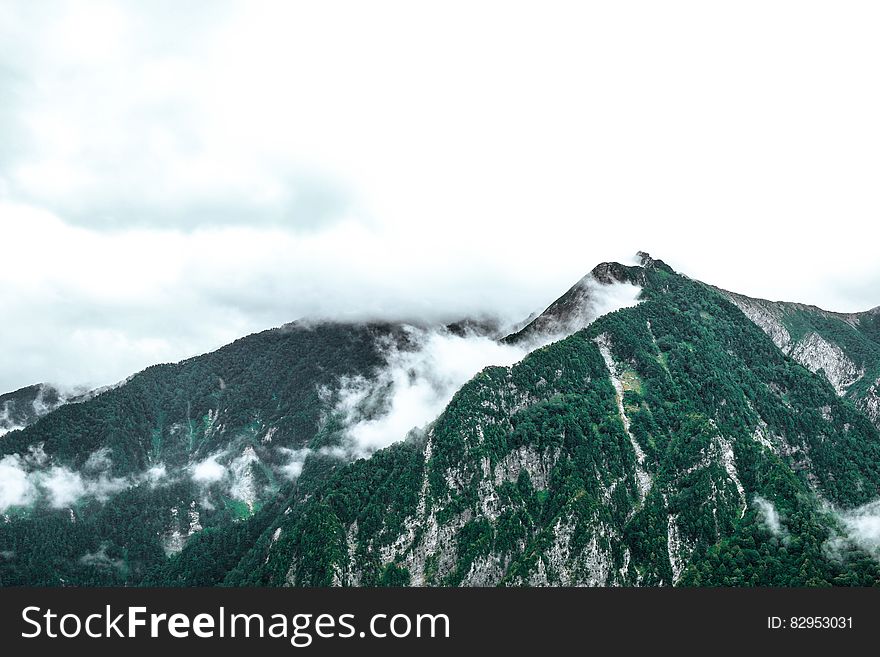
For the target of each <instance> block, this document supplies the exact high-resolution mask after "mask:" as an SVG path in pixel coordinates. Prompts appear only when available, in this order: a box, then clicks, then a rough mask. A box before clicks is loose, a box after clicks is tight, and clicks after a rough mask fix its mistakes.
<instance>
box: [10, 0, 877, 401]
mask: <svg viewBox="0 0 880 657" xmlns="http://www.w3.org/2000/svg"><path fill="white" fill-rule="evenodd" d="M178 4H179V3H177V4H175V3H143V2H100V1H97V0H95V1H90V2H77V3H71V2H53V3H51V4H50V6H51V10H48V9H45V7H44V6H43V3H41V6H40V7H36V6H35V3H32V2H26V1H23V0H20V1H17V2H16V1H10V2H4V3H2V4H0V62H3V65H2V67H0V97H2V98H3V103H2V105H0V145H2V148H0V245H2V246H0V307H3V309H4V319H5V320H6V321H4V322H3V323H2V326H0V349H2V350H3V351H4V352H5V353H15V354H17V357H16V358H15V359H14V361H13V362H11V363H10V364H9V366H8V367H4V368H3V371H2V372H0V390H11V389H15V388H17V387H21V386H23V385H27V384H30V383H34V382H37V381H47V380H49V381H57V382H60V383H68V384H71V385H76V384H80V383H89V384H92V385H103V384H107V383H112V382H114V381H118V380H120V379H122V378H123V377H125V376H127V375H129V374H131V373H132V372H134V371H136V370H138V369H141V368H143V367H145V366H146V365H149V364H152V363H155V362H163V361H169V360H179V359H181V358H185V357H188V356H192V355H195V354H197V353H200V352H204V351H207V350H209V349H213V348H216V347H218V346H220V345H222V344H224V343H225V342H228V341H231V340H232V339H234V338H236V337H239V336H241V335H244V334H246V333H249V332H252V331H255V330H259V329H262V328H267V327H269V326H275V325H279V324H282V323H284V322H287V321H291V320H293V319H296V318H299V317H301V316H304V315H321V316H333V317H363V316H368V315H369V316H372V317H384V318H394V319H400V318H406V319H410V320H414V319H415V318H422V317H428V316H445V317H447V318H450V319H451V318H454V317H458V316H461V315H465V314H471V313H474V312H486V313H490V314H499V315H503V316H504V317H508V318H511V319H519V318H520V317H524V316H526V315H527V314H528V313H529V312H531V311H532V310H534V309H536V308H537V307H540V305H541V304H545V305H546V303H549V302H550V301H551V300H552V299H554V298H555V297H556V296H558V295H559V294H560V293H561V292H562V291H564V290H565V289H567V288H568V287H569V286H570V285H571V283H572V282H573V281H575V280H578V279H579V278H580V277H581V276H583V274H584V273H585V272H586V271H588V270H589V269H591V268H592V267H593V266H594V265H595V264H596V263H597V262H600V261H604V260H614V259H617V260H619V259H622V258H625V257H627V256H628V255H629V254H630V253H632V252H634V251H636V250H637V249H647V250H649V251H651V252H652V253H654V255H656V256H658V257H662V258H664V259H665V260H666V261H668V262H669V263H670V264H672V265H673V266H674V267H676V268H677V269H680V270H682V271H684V272H686V273H688V274H689V275H692V276H694V277H695V278H699V279H701V280H706V281H707V282H711V283H714V284H717V285H720V286H722V287H724V288H727V289H732V290H737V291H741V292H743V293H747V294H752V295H756V296H762V297H769V298H784V299H792V300H798V301H807V302H812V303H818V304H820V305H823V306H826V307H829V308H832V309H839V310H859V309H861V307H863V306H873V305H876V304H877V303H880V300H878V299H876V297H874V295H876V289H877V285H876V280H877V275H878V273H877V260H876V258H875V257H874V254H873V251H872V248H873V242H872V240H869V239H861V240H853V239H852V236H853V235H865V234H868V233H869V231H868V229H867V228H866V227H867V226H872V225H873V223H872V222H873V221H874V219H875V217H876V215H877V213H878V210H880V207H878V199H877V198H876V195H874V194H873V192H872V190H873V189H874V180H875V178H876V175H874V174H875V167H874V164H873V162H874V160H873V158H874V155H873V154H874V153H876V152H877V151H878V150H880V125H878V124H877V122H876V120H875V117H876V116H877V115H878V114H880V94H878V93H877V90H876V89H875V88H873V87H872V86H871V85H865V84H863V81H864V80H865V79H870V77H871V75H872V74H873V71H872V68H871V63H872V62H874V61H876V60H877V59H878V57H880V42H878V41H877V40H876V38H875V35H874V31H873V30H872V27H873V26H874V25H875V24H876V22H877V18H878V12H880V9H878V8H877V7H875V6H872V5H869V4H862V5H859V6H858V7H856V6H852V7H849V8H846V9H844V10H840V9H839V8H835V9H834V10H831V9H830V8H829V7H823V6H820V5H815V6H810V7H806V8H805V7H802V6H799V5H798V6H797V7H795V5H794V4H792V3H778V4H774V5H773V6H771V7H768V6H767V3H756V2H747V3H745V4H744V5H739V6H737V8H736V10H735V11H732V10H729V9H725V8H723V7H718V6H715V7H709V6H707V5H706V4H705V3H696V2H694V3H688V2H684V3H681V4H679V5H677V6H676V7H674V8H669V7H660V6H658V5H657V4H656V3H649V2H645V3H640V5H639V11H636V12H633V11H632V8H631V7H623V6H618V5H616V4H609V3H605V4H603V5H600V4H596V3H591V4H587V3H581V4H575V3H573V4H571V5H569V6H566V7H563V6H561V5H556V6H554V7H552V8H551V9H549V10H547V11H543V12H540V13H538V14H536V13H535V12H534V11H532V10H530V9H528V8H526V7H524V6H522V7H520V6H515V5H513V4H510V3H508V4H507V5H504V6H498V5H495V4H494V3H485V4H481V5H480V6H476V7H474V6H470V5H467V6H465V5H463V4H457V3H451V4H449V3H447V4H445V5H443V6H442V7H435V8H426V7H424V6H421V5H417V4H415V3H403V2H382V1H380V2H376V3H370V4H369V6H366V5H365V4H364V3H358V2H336V1H332V0H331V1H328V2H323V3H311V4H306V3H288V2H261V3H257V4H256V6H255V5H253V4H252V3H246V4H245V3H240V2H207V1H203V2H192V3H187V5H186V6H185V7H181V6H178ZM793 8H796V11H792V9H793ZM341 15H344V16H346V20H345V21H340V20H339V17H340V16H341ZM793 15H796V17H797V27H798V29H790V28H791V21H792V16H793ZM634 16H638V19H634V18H633V17H634ZM695 25H699V29H694V26H695ZM487 35H490V36H489V37H488V40H487ZM780 35H782V36H781V37H780ZM743 42H748V43H749V48H748V49H747V51H744V50H743V49H742V48H741V47H740V46H741V44H742V43H743ZM450 43H455V44H456V47H455V48H454V49H452V50H450V48H449V44H450ZM817 43H819V44H821V45H820V47H817V46H816V44H817ZM523 44H529V45H528V47H524V46H523ZM670 44H672V45H670ZM695 52H699V53H700V56H699V57H694V56H693V53H695ZM487 80H491V84H487V83H486V81H487ZM572 80H577V81H578V83H577V84H573V83H572ZM780 81H782V82H780ZM719 126H724V129H723V130H720V129H719ZM816 126H821V129H816ZM707 222H711V223H712V224H713V225H716V226H720V227H722V228H725V227H728V228H729V227H735V230H726V231H725V232H724V248H718V245H717V244H716V243H715V240H714V236H707V233H706V231H705V226H706V223H707ZM795 225H796V229H793V226H795ZM817 236H820V237H821V238H819V237H817ZM744 254H747V257H748V261H749V266H743V261H744V258H745V257H746V256H745V255H744ZM817 263H818V264H819V265H821V266H816V264H817ZM791 272H797V273H798V275H797V276H791V275H788V274H790V273H791Z"/></svg>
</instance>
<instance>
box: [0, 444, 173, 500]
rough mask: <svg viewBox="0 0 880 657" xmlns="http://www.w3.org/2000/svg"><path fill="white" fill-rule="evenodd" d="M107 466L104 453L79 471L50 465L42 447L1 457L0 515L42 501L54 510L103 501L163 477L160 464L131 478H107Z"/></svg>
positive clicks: (109, 466) (97, 454)
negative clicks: (87, 501) (84, 501)
mask: <svg viewBox="0 0 880 657" xmlns="http://www.w3.org/2000/svg"><path fill="white" fill-rule="evenodd" d="M111 467H112V463H111V462H110V459H109V453H108V452H107V451H105V450H99V451H98V452H95V453H94V454H92V456H91V457H90V458H89V459H88V460H87V461H86V467H85V468H84V471H83V472H77V471H75V470H72V469H71V468H69V467H67V466H63V465H52V464H51V459H50V458H49V457H48V456H47V455H46V453H45V452H44V451H43V449H42V446H37V447H31V448H30V450H29V451H28V453H27V454H26V455H24V456H21V455H19V454H10V455H7V456H4V457H3V458H2V459H0V512H3V511H6V510H7V509H9V508H11V507H27V506H30V505H31V504H33V503H35V502H37V501H38V500H45V502H46V503H48V504H49V506H51V507H52V508H56V509H63V508H66V507H69V506H72V505H74V504H76V503H77V502H79V501H80V500H82V499H85V498H88V499H94V500H98V501H99V502H105V501H107V500H108V499H109V498H110V497H112V496H113V495H116V494H117V493H119V492H121V491H123V490H125V489H127V488H131V487H132V486H136V485H139V484H141V483H147V484H149V485H152V486H155V485H158V484H159V483H160V481H161V480H162V479H164V478H165V476H166V473H165V468H164V466H161V465H159V466H154V467H153V468H151V469H149V470H147V471H146V472H144V473H142V474H139V475H135V476H132V477H113V476H110V474H109V470H110V468H111Z"/></svg>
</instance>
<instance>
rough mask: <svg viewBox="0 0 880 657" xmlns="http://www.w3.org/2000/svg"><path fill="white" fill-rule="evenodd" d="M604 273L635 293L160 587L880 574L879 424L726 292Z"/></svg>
mask: <svg viewBox="0 0 880 657" xmlns="http://www.w3.org/2000/svg"><path fill="white" fill-rule="evenodd" d="M601 269H602V270H607V271H609V272H612V273H611V274H610V277H611V278H612V279H613V280H614V281H617V282H620V281H625V282H632V281H636V282H638V283H640V284H641V285H642V294H641V301H640V303H639V304H638V305H636V306H633V307H627V308H624V309H621V310H619V311H616V312H613V313H611V314H608V315H605V316H603V317H601V318H599V319H598V320H596V321H595V322H593V323H592V324H591V325H590V326H589V327H587V328H586V329H585V330H581V331H578V332H576V333H575V334H573V335H571V336H569V337H567V338H564V339H562V340H560V341H558V342H555V343H552V344H550V345H548V346H545V347H543V348H540V349H538V350H536V351H534V352H532V353H531V354H529V355H528V356H527V357H526V358H524V359H523V360H522V361H521V362H520V363H517V364H515V365H513V366H512V367H490V368H487V369H485V370H483V371H482V372H481V373H480V374H479V375H478V376H477V377H475V378H474V379H473V380H471V381H470V382H469V383H467V384H466V385H465V386H463V387H462V388H461V390H460V391H459V392H458V393H457V394H456V395H455V397H454V399H453V400H452V402H451V403H450V404H449V406H448V407H447V408H446V410H445V411H444V412H443V413H442V414H441V416H440V417H439V418H438V419H437V421H436V422H434V423H433V424H432V425H431V427H430V428H429V430H428V431H427V432H426V434H425V435H424V436H422V437H420V438H416V439H413V440H409V441H405V442H401V443H397V444H395V445H393V446H391V447H389V448H388V449H386V450H384V451H381V452H379V453H377V454H375V455H374V456H373V457H372V458H371V459H368V460H358V461H356V462H354V463H351V464H349V465H347V466H345V467H344V468H341V469H339V470H337V471H336V472H335V473H333V474H332V475H331V476H330V477H329V478H328V479H327V480H326V481H324V482H322V483H321V484H320V485H318V486H316V487H313V488H311V489H309V490H308V492H303V491H302V490H299V488H298V484H297V483H294V484H292V486H291V488H290V489H289V490H287V491H285V494H282V495H281V496H279V498H278V499H277V500H276V501H275V502H273V503H272V504H271V505H268V506H267V507H266V508H264V509H263V510H262V511H261V512H260V513H259V514H257V515H256V516H255V517H254V518H253V519H251V520H250V521H248V525H250V529H251V530H252V531H251V532H250V534H248V536H247V540H242V537H243V536H244V535H245V533H246V531H247V530H246V529H245V527H243V526H238V527H234V528H232V529H230V530H229V531H228V533H226V534H224V533H223V532H220V533H213V534H206V535H201V536H197V537H196V538H195V539H194V540H193V541H192V542H191V543H190V544H189V545H187V547H186V548H185V549H184V550H183V551H182V552H181V553H180V554H178V555H176V556H175V557H174V558H173V559H172V560H170V562H169V563H168V564H167V565H166V566H165V567H164V568H163V569H161V571H159V572H155V573H153V574H152V576H151V578H150V579H149V581H150V582H152V583H157V584H169V583H174V584H192V583H198V584H221V583H222V584H227V585H272V586H277V585H301V586H309V585H311V586H315V585H317V586H324V585H333V584H337V585H340V584H341V585H382V584H396V585H423V584H427V585H498V584H501V585H523V584H526V585H547V584H549V585H669V584H687V585H809V586H816V585H825V584H839V585H844V584H849V585H853V584H858V585H865V584H873V583H876V582H877V581H878V577H880V570H878V564H877V561H876V556H875V554H873V553H871V549H872V548H873V549H876V545H874V546H872V545H871V544H870V543H869V542H868V543H866V540H865V536H863V535H862V534H861V533H859V527H860V525H859V524H858V523H857V522H854V521H853V519H854V518H858V517H859V515H858V514H860V513H864V512H865V511H864V510H865V509H868V510H869V511H870V509H871V507H870V504H871V502H873V501H874V500H875V499H876V498H877V497H878V493H880V458H878V457H880V435H878V432H877V429H876V428H875V427H874V426H873V425H872V424H871V423H870V422H869V421H868V419H867V418H866V417H865V416H864V415H863V414H862V413H860V411H859V409H858V408H856V407H855V406H854V405H853V404H852V403H851V402H850V401H849V400H847V399H842V398H841V397H840V396H839V395H838V394H837V393H836V391H835V389H834V388H833V387H832V386H831V385H830V384H829V383H828V381H827V380H825V379H824V378H822V377H821V376H819V375H817V374H815V373H814V372H811V371H810V370H809V369H806V368H804V367H803V366H801V365H800V364H799V363H797V362H796V361H795V360H793V359H792V358H790V357H788V356H787V355H786V354H784V353H783V352H782V351H781V350H780V349H779V348H778V347H777V346H776V345H775V344H774V343H773V341H772V340H771V339H770V338H769V337H768V336H767V335H766V334H765V333H764V332H763V331H762V330H760V329H759V328H758V327H757V326H756V325H755V324H754V323H753V322H752V321H751V320H750V319H749V318H748V317H746V316H745V315H744V314H743V313H742V312H741V311H740V310H739V309H738V308H737V306H736V305H734V304H732V303H731V302H730V301H729V300H728V299H727V298H726V297H725V296H724V295H722V294H721V293H719V292H718V291H716V290H714V289H713V288H711V287H709V286H706V285H704V284H702V283H699V282H696V281H692V280H690V279H688V278H686V277H683V276H680V275H677V274H675V273H674V272H672V271H671V270H670V269H668V268H667V267H666V266H663V265H662V264H660V265H657V264H655V263H654V262H653V261H645V262H644V264H643V266H641V267H637V268H625V267H623V266H620V265H609V266H607V267H602V268H601ZM567 295H568V297H567V298H568V299H571V297H572V295H571V291H570V292H569V293H567ZM566 300H567V299H566V298H565V297H563V299H562V300H561V301H560V302H559V303H556V304H553V305H551V306H550V308H548V311H547V312H548V313H550V314H551V315H558V309H559V308H565V307H566V304H565V301H566ZM551 319H553V320H555V319H556V317H555V316H554V317H551ZM863 505H868V506H863ZM256 535H258V536H259V538H257V539H256V540H254V536H256ZM868 538H870V537H868ZM206 563H207V564H212V566H211V567H209V568H205V567H203V565H202V564H206ZM218 563H221V564H222V567H220V568H214V567H213V565H214V564H218Z"/></svg>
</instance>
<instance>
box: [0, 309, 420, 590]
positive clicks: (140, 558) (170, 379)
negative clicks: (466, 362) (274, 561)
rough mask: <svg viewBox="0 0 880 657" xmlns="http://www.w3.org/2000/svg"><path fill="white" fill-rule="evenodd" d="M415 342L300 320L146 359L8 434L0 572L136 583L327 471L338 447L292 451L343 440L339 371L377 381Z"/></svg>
mask: <svg viewBox="0 0 880 657" xmlns="http://www.w3.org/2000/svg"><path fill="white" fill-rule="evenodd" d="M410 342H411V337H410V334H409V333H408V332H407V331H406V330H405V328H404V327H403V326H402V325H394V324H377V323H375V324H349V325H344V324H332V323H317V324H308V323H299V324H292V325H288V326H285V327H282V328H280V329H274V330H271V331H265V332H262V333H258V334H255V335H252V336H248V337H246V338H242V339H241V340H238V341H236V342H234V343H232V344H230V345H228V346H226V347H224V348H222V349H220V350H218V351H216V352H213V353H211V354H206V355H204V356H199V357H196V358H192V359H189V360H187V361H183V362H181V363H176V364H169V365H157V366H154V367H150V368H148V369H147V370H145V371H144V372H141V373H140V374H137V375H135V376H133V377H131V378H130V379H129V380H128V381H126V382H125V383H124V384H122V385H120V386H117V387H114V388H112V389H108V390H106V391H104V392H102V393H101V394H97V395H96V396H86V397H85V398H83V401H81V403H75V404H74V403H70V404H66V405H64V406H61V407H60V408H58V409H57V410H55V411H54V412H52V413H49V414H47V415H45V416H44V417H42V418H40V419H39V420H38V421H36V422H34V423H33V424H31V425H30V426H28V427H26V428H25V429H23V430H21V431H13V432H11V433H8V434H6V435H5V436H3V439H2V440H0V512H2V513H3V515H2V516H0V519H2V522H0V553H3V554H4V555H6V557H4V558H3V559H0V583H3V584H15V583H19V584H22V583H31V584H36V583H43V584H57V583H61V582H65V581H66V582H71V581H73V582H79V583H99V584H110V583H122V582H125V583H131V582H134V581H137V580H138V579H139V578H140V577H141V576H142V574H143V573H144V572H146V571H147V570H148V569H149V568H151V567H152V566H153V565H155V564H156V563H160V562H162V561H164V560H165V558H166V556H167V555H168V554H173V553H174V552H176V551H179V550H180V549H181V548H182V547H183V545H184V544H185V543H186V541H187V540H188V539H189V538H190V537H191V536H193V535H194V534H196V533H198V532H200V531H202V530H203V529H210V528H212V527H220V526H226V525H229V524H230V523H232V522H234V521H235V520H236V519H239V518H242V517H247V516H248V515H250V514H252V513H253V512H254V511H256V510H258V509H259V507H260V506H261V505H262V504H263V503H265V502H266V501H267V500H270V499H272V498H273V497H274V496H275V494H276V493H277V491H278V490H279V488H281V487H283V486H284V484H285V483H286V482H287V481H288V479H289V478H290V477H291V476H294V475H295V474H299V471H300V469H301V468H303V467H305V468H306V470H305V471H303V472H302V478H303V480H304V481H308V480H309V477H315V478H316V479H320V478H321V476H323V474H322V473H323V472H325V471H327V470H332V468H334V467H336V466H337V465H338V463H339V462H338V461H337V459H333V458H321V457H320V453H319V452H317V451H316V453H315V458H312V459H309V462H308V463H307V464H302V463H300V462H297V459H298V455H299V454H300V453H301V450H304V449H307V448H308V449H311V448H315V449H316V450H317V448H319V447H321V446H322V445H325V444H332V443H333V441H334V440H337V439H338V436H337V435H336V434H337V433H338V430H337V429H336V428H334V427H333V426H332V424H330V425H328V424H327V423H325V416H326V414H327V413H328V411H329V410H330V409H331V408H332V406H333V404H334V403H335V398H334V391H335V390H336V389H337V388H338V387H339V385H340V381H346V380H351V379H357V378H358V377H360V379H362V380H369V379H370V378H371V377H373V376H374V375H375V373H376V371H377V370H379V369H381V368H382V367H383V366H384V362H385V354H386V352H387V350H388V349H389V348H390V347H391V346H392V345H393V346H394V347H396V348H400V349H406V348H408V345H409V343H410ZM360 379H359V380H360ZM300 460H301V459H300ZM292 468H293V469H292ZM309 469H311V470H313V471H314V472H313V473H312V472H309V471H308V470H309ZM35 536H38V537H49V536H51V537H53V538H52V540H44V539H43V538H40V539H39V540H37V541H34V537H35ZM10 555H11V556H10Z"/></svg>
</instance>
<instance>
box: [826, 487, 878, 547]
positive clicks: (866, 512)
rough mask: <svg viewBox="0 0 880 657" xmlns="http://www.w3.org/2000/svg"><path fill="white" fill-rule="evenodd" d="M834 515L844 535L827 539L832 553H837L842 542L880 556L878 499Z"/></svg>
mask: <svg viewBox="0 0 880 657" xmlns="http://www.w3.org/2000/svg"><path fill="white" fill-rule="evenodd" d="M835 515H836V517H837V518H838V520H839V521H840V524H841V525H842V527H843V530H844V532H845V535H844V536H842V537H837V538H835V539H831V541H829V543H828V545H827V547H828V548H829V549H830V550H831V552H832V553H839V551H840V548H841V546H842V544H843V543H844V542H849V543H850V544H852V545H855V546H857V547H858V548H860V549H862V550H864V551H865V552H867V553H868V554H870V555H873V556H875V557H877V558H880V500H874V501H873V502H869V503H868V504H865V505H864V506H860V507H858V508H856V509H851V510H849V511H837V512H836V513H835Z"/></svg>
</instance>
